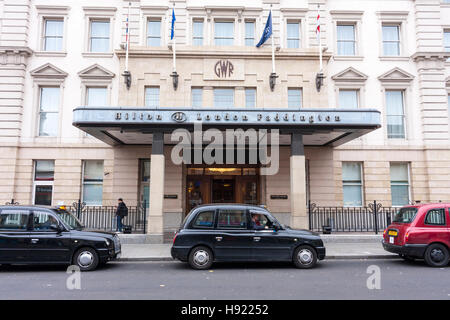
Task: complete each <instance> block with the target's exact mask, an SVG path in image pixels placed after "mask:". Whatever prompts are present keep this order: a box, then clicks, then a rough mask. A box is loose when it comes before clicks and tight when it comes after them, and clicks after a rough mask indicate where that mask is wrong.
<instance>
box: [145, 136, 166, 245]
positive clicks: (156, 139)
mask: <svg viewBox="0 0 450 320" xmlns="http://www.w3.org/2000/svg"><path fill="white" fill-rule="evenodd" d="M164 169H165V159H164V134H163V133H162V132H154V133H153V144H152V154H151V156H150V190H149V192H150V194H149V212H148V217H147V233H148V235H149V237H150V238H151V242H152V243H162V242H163V201H164Z"/></svg>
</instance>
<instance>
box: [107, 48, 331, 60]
mask: <svg viewBox="0 0 450 320" xmlns="http://www.w3.org/2000/svg"><path fill="white" fill-rule="evenodd" d="M238 50H239V49H238V48H236V49H235V50H220V51H219V50H217V48H214V49H211V50H207V49H205V48H202V49H198V47H193V46H192V47H191V46H186V47H185V48H183V49H179V48H178V47H177V57H184V58H199V59H203V58H223V57H224V56H226V57H228V58H234V59H237V58H241V59H267V58H269V59H270V58H271V57H272V53H271V52H272V51H270V49H267V48H266V49H259V50H248V51H238ZM115 54H116V55H117V56H118V57H119V58H124V57H125V50H116V51H115ZM128 54H129V57H130V58H171V57H172V55H173V53H172V51H171V50H168V49H159V50H158V49H154V48H152V49H149V48H148V47H141V48H138V47H133V49H132V50H131V49H130V51H129V53H128ZM322 58H323V59H324V60H325V61H328V60H329V59H330V58H331V54H330V53H328V52H325V53H323V55H322ZM276 59H279V60H286V59H295V60H297V59H304V60H318V59H319V53H318V52H317V50H314V49H305V50H302V51H294V52H293V51H283V49H282V50H280V51H277V52H276Z"/></svg>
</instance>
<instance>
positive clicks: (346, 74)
mask: <svg viewBox="0 0 450 320" xmlns="http://www.w3.org/2000/svg"><path fill="white" fill-rule="evenodd" d="M352 74H354V75H352ZM367 78H368V76H367V75H366V74H364V73H362V72H360V71H358V70H356V69H355V68H353V67H348V68H347V69H345V70H343V71H341V72H339V73H337V74H335V75H334V76H332V77H331V79H333V80H335V81H342V82H345V81H351V82H355V81H358V82H364V81H366V80H367Z"/></svg>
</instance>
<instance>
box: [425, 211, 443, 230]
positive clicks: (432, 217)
mask: <svg viewBox="0 0 450 320" xmlns="http://www.w3.org/2000/svg"><path fill="white" fill-rule="evenodd" d="M425 224H429V225H436V226H445V209H432V210H430V211H428V212H427V216H426V217H425Z"/></svg>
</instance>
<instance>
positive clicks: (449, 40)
mask: <svg viewBox="0 0 450 320" xmlns="http://www.w3.org/2000/svg"><path fill="white" fill-rule="evenodd" d="M449 1H450V0H449ZM449 3H450V2H449ZM444 51H445V52H450V30H444ZM447 61H450V58H447Z"/></svg>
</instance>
